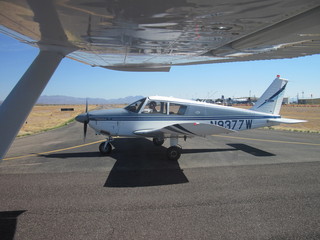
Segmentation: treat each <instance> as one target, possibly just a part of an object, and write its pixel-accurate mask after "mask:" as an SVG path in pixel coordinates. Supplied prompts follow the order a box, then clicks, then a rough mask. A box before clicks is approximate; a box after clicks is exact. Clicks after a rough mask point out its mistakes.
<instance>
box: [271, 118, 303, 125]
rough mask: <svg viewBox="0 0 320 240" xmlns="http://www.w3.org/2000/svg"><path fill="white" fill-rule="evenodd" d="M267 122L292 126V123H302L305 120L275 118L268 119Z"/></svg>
mask: <svg viewBox="0 0 320 240" xmlns="http://www.w3.org/2000/svg"><path fill="white" fill-rule="evenodd" d="M268 122H272V123H279V124H280V123H286V124H294V123H304V122H307V121H306V120H299V119H291V118H276V119H268Z"/></svg>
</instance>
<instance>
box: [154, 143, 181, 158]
mask: <svg viewBox="0 0 320 240" xmlns="http://www.w3.org/2000/svg"><path fill="white" fill-rule="evenodd" d="M152 141H153V144H154V145H155V146H162V144H163V143H164V139H160V138H153V140H152ZM170 146H171V147H169V148H168V149H167V158H168V159H169V160H171V161H177V160H178V159H179V158H180V156H181V152H182V148H181V147H180V145H178V138H170Z"/></svg>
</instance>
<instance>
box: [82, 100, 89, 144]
mask: <svg viewBox="0 0 320 240" xmlns="http://www.w3.org/2000/svg"><path fill="white" fill-rule="evenodd" d="M88 123H89V114H88V98H87V99H86V118H85V119H84V121H83V141H86V137H87V129H88Z"/></svg>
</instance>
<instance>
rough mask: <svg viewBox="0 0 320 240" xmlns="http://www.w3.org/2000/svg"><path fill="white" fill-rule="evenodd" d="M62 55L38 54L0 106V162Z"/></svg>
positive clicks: (55, 52) (43, 51) (42, 51)
mask: <svg viewBox="0 0 320 240" xmlns="http://www.w3.org/2000/svg"><path fill="white" fill-rule="evenodd" d="M63 57H64V55H63V54H62V53H59V52H58V51H47V50H41V51H40V53H39V55H38V56H37V58H36V59H35V60H34V61H33V63H32V64H31V66H30V67H29V69H28V70H27V71H26V72H25V74H24V75H23V76H22V77H21V79H20V81H19V82H18V83H17V85H16V86H15V87H14V88H13V90H12V91H11V92H10V94H9V95H8V97H7V98H6V99H5V100H4V102H3V103H2V104H1V106H0V162H1V160H2V159H3V158H4V156H5V154H6V153H7V151H8V149H9V147H10V145H11V144H12V142H13V140H14V139H15V137H16V135H17V134H18V132H19V130H20V128H21V126H22V125H23V123H24V122H25V120H26V118H27V116H28V115H29V113H30V111H31V110H32V108H33V106H34V104H35V103H36V101H37V99H38V98H39V96H40V94H41V93H42V91H43V89H44V88H45V86H46V85H47V83H48V81H49V80H50V78H51V76H52V74H53V73H54V71H55V70H56V68H57V67H58V65H59V63H60V62H61V60H62V59H63Z"/></svg>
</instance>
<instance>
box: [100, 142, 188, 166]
mask: <svg viewBox="0 0 320 240" xmlns="http://www.w3.org/2000/svg"><path fill="white" fill-rule="evenodd" d="M112 141H113V138H112V137H108V138H107V140H106V141H105V142H102V143H101V144H100V145H99V151H100V153H101V154H102V155H109V154H110V153H111V151H112V148H113V147H112V144H111V143H110V142H112ZM152 142H153V144H154V145H155V146H162V144H163V143H164V139H159V138H153V140H152ZM170 146H171V147H169V148H168V149H167V153H166V155H167V158H168V160H171V161H177V160H178V159H179V158H180V156H181V153H182V148H181V146H180V145H178V138H170Z"/></svg>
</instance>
